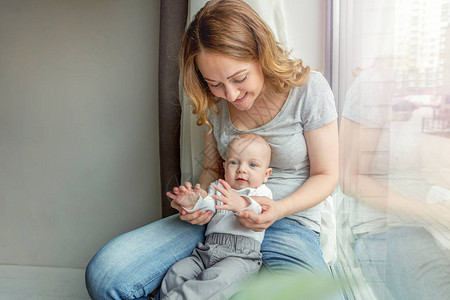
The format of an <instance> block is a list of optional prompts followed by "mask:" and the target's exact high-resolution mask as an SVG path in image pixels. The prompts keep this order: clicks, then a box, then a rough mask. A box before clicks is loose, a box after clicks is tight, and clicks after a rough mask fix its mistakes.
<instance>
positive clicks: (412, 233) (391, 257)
mask: <svg viewBox="0 0 450 300" xmlns="http://www.w3.org/2000/svg"><path fill="white" fill-rule="evenodd" d="M354 251H355V255H356V257H357V258H358V261H359V263H360V266H361V271H362V272H363V274H364V277H365V278H366V280H367V282H368V283H369V284H370V286H371V287H372V290H373V292H374V294H375V295H376V297H377V298H378V299H386V300H402V299H405V300H406V299H407V300H414V299H417V300H419V299H420V300H425V299H430V300H431V299H448V296H449V295H450V261H449V257H448V256H447V255H446V254H445V253H444V252H443V251H442V250H441V249H440V248H439V247H438V246H437V245H436V243H435V241H434V238H433V237H432V236H431V235H430V234H429V233H428V232H427V231H426V230H425V229H423V228H421V227H394V228H390V229H388V231H387V232H383V233H377V234H366V235H364V236H362V237H361V238H359V239H357V240H356V241H355V244H354Z"/></svg>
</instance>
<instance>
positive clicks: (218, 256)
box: [160, 233, 261, 300]
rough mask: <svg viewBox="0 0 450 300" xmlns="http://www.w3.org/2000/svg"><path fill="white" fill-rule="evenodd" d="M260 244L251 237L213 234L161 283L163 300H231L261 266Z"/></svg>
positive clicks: (173, 267) (199, 244)
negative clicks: (229, 299)
mask: <svg viewBox="0 0 450 300" xmlns="http://www.w3.org/2000/svg"><path fill="white" fill-rule="evenodd" d="M260 248H261V244H260V243H259V242H258V241H256V240H254V239H252V238H248V237H244V236H236V235H232V234H224V233H212V234H210V235H208V236H207V237H206V240H205V243H204V244H202V243H198V245H197V248H196V249H195V250H194V251H193V253H192V255H191V256H189V257H187V258H185V259H182V260H180V261H178V262H177V263H175V264H174V265H173V266H172V267H171V268H170V269H169V271H167V274H166V276H165V277H164V279H163V282H162V284H161V290H160V293H161V294H160V296H161V298H160V299H161V300H169V299H170V300H182V299H183V300H202V299H228V298H230V297H231V296H233V295H234V294H235V293H236V292H238V291H239V287H240V286H241V285H242V283H243V282H244V281H245V279H247V278H248V277H250V275H252V274H254V273H256V272H258V271H259V268H260V267H261V253H260Z"/></svg>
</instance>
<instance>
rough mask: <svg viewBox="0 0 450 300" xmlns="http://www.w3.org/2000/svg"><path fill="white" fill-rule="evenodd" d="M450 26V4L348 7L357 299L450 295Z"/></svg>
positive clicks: (349, 215)
mask: <svg viewBox="0 0 450 300" xmlns="http://www.w3.org/2000/svg"><path fill="white" fill-rule="evenodd" d="M449 24H450V1H449V0H436V1H426V0H395V1H394V0H393V1H375V0H373V1H368V0H358V1H356V0H355V1H341V7H340V32H341V34H340V37H339V49H340V55H339V57H340V59H339V62H338V64H336V66H338V68H339V72H338V74H339V78H338V81H339V85H338V90H337V91H335V93H336V95H338V103H339V108H340V117H341V119H340V142H341V179H340V191H339V192H338V195H337V199H338V209H337V223H338V244H339V247H338V249H339V250H338V251H339V253H338V262H339V268H340V269H341V271H342V272H343V273H344V274H345V275H346V276H347V278H350V279H351V280H353V281H352V285H351V288H349V289H348V291H347V293H348V295H349V298H355V299H364V300H366V299H445V298H446V297H448V295H450V283H449V278H450V250H449V249H450V231H449V228H450V27H449ZM336 66H335V67H336Z"/></svg>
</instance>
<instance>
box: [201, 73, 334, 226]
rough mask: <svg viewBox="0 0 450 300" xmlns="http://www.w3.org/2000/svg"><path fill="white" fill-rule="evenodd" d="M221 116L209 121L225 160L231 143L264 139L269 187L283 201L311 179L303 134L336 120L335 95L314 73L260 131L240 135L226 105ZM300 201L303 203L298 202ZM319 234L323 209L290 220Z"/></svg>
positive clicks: (320, 75) (320, 77)
mask: <svg viewBox="0 0 450 300" xmlns="http://www.w3.org/2000/svg"><path fill="white" fill-rule="evenodd" d="M219 108H220V113H219V114H215V113H212V112H211V113H210V115H209V121H210V122H211V124H212V125H213V133H214V136H215V138H216V141H217V148H218V150H219V153H220V155H221V156H222V158H225V151H226V148H227V145H228V143H229V142H230V141H231V140H232V139H233V138H234V137H235V136H236V135H239V134H241V133H243V132H253V133H255V134H258V135H260V136H262V137H263V138H264V139H265V140H266V141H267V142H268V143H269V144H270V146H271V147H272V157H271V164H270V167H271V168H272V169H273V172H272V175H271V176H270V177H269V180H268V182H267V183H266V184H267V186H268V187H269V188H270V189H271V190H272V193H273V198H274V200H279V199H282V198H284V197H286V196H288V195H289V194H291V193H292V192H294V191H295V190H296V189H297V188H299V187H300V186H301V185H302V184H303V183H304V182H305V181H306V179H308V177H309V157H308V152H307V148H306V140H305V137H304V135H303V131H311V130H314V129H317V128H319V127H322V126H324V125H326V124H329V123H331V122H332V121H334V120H336V118H337V113H336V107H335V104H334V98H333V94H332V92H331V89H330V86H329V84H328V82H327V81H326V79H325V78H324V77H323V76H322V74H321V73H318V72H311V75H310V77H309V79H308V82H307V83H306V84H305V85H303V86H301V87H294V88H292V89H291V91H290V92H289V96H288V98H287V100H286V102H285V103H284V105H283V107H282V108H281V110H280V111H279V112H278V114H277V115H276V116H274V118H273V119H272V120H271V121H269V122H268V123H266V124H264V125H263V126H261V127H258V128H255V129H251V130H246V131H240V130H238V129H236V128H235V127H234V126H233V124H232V123H231V121H230V115H229V111H228V106H227V101H226V100H222V101H220V102H219ZM298 201H301V199H299V200H298ZM289 217H290V218H292V219H295V220H297V221H299V222H300V223H302V224H304V225H306V226H307V227H309V228H311V229H312V230H315V231H317V232H320V205H317V206H315V207H312V208H310V209H307V210H304V211H301V212H298V213H295V214H293V215H291V216H289Z"/></svg>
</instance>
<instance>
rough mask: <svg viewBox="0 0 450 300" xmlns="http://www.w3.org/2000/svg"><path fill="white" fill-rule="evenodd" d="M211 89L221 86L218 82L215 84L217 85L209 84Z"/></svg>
mask: <svg viewBox="0 0 450 300" xmlns="http://www.w3.org/2000/svg"><path fill="white" fill-rule="evenodd" d="M209 85H210V86H211V87H213V88H218V87H219V86H220V85H221V83H220V82H219V83H217V84H212V83H210V84H209Z"/></svg>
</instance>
